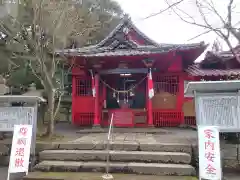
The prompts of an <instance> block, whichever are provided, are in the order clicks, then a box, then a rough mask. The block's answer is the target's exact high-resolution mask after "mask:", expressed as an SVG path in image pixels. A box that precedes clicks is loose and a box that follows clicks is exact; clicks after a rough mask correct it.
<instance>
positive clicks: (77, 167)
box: [35, 161, 196, 176]
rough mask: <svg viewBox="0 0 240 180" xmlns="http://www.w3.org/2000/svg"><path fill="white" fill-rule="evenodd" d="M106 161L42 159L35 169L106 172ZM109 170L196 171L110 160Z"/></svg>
mask: <svg viewBox="0 0 240 180" xmlns="http://www.w3.org/2000/svg"><path fill="white" fill-rule="evenodd" d="M105 170H106V162H99V161H92V162H91V161H90V162H79V161H78V162H76V161H42V162H40V163H39V164H37V165H36V166H35V171H43V172H106V171H105ZM109 172H111V173H129V174H146V175H177V176H192V175H195V173H196V171H195V169H194V168H193V167H192V166H191V165H187V164H158V163H128V162H110V163H109Z"/></svg>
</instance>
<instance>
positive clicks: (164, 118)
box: [153, 110, 184, 127]
mask: <svg viewBox="0 0 240 180" xmlns="http://www.w3.org/2000/svg"><path fill="white" fill-rule="evenodd" d="M183 122H184V115H183V112H182V111H176V110H166V111H165V110H164V111H163V110H153V124H154V126H156V127H177V126H179V125H181V124H183Z"/></svg>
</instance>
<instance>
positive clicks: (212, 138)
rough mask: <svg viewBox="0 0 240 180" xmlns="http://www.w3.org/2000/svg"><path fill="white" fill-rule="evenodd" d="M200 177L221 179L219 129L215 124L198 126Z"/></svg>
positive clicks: (212, 179)
mask: <svg viewBox="0 0 240 180" xmlns="http://www.w3.org/2000/svg"><path fill="white" fill-rule="evenodd" d="M198 141H199V144H198V146H199V179H200V180H201V179H206V180H221V179H222V167H221V154H220V143H219V130H218V128H217V127H214V126H199V127H198Z"/></svg>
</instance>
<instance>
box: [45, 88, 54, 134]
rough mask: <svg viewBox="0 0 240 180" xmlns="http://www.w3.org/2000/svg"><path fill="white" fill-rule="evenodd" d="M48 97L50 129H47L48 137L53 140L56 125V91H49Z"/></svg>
mask: <svg viewBox="0 0 240 180" xmlns="http://www.w3.org/2000/svg"><path fill="white" fill-rule="evenodd" d="M47 97H48V106H47V108H48V109H47V118H48V119H47V120H48V127H47V132H46V135H47V136H48V137H50V138H51V137H52V136H53V134H54V125H55V122H54V121H55V120H54V106H55V91H54V90H52V89H51V90H50V91H48V94H47Z"/></svg>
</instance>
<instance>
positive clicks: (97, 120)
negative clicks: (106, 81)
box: [93, 74, 100, 126]
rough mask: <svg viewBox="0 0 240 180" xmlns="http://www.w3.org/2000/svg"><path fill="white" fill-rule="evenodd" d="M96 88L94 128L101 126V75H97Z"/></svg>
mask: <svg viewBox="0 0 240 180" xmlns="http://www.w3.org/2000/svg"><path fill="white" fill-rule="evenodd" d="M95 88H96V97H95V103H94V121H93V126H100V116H99V75H98V74H96V75H95Z"/></svg>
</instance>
